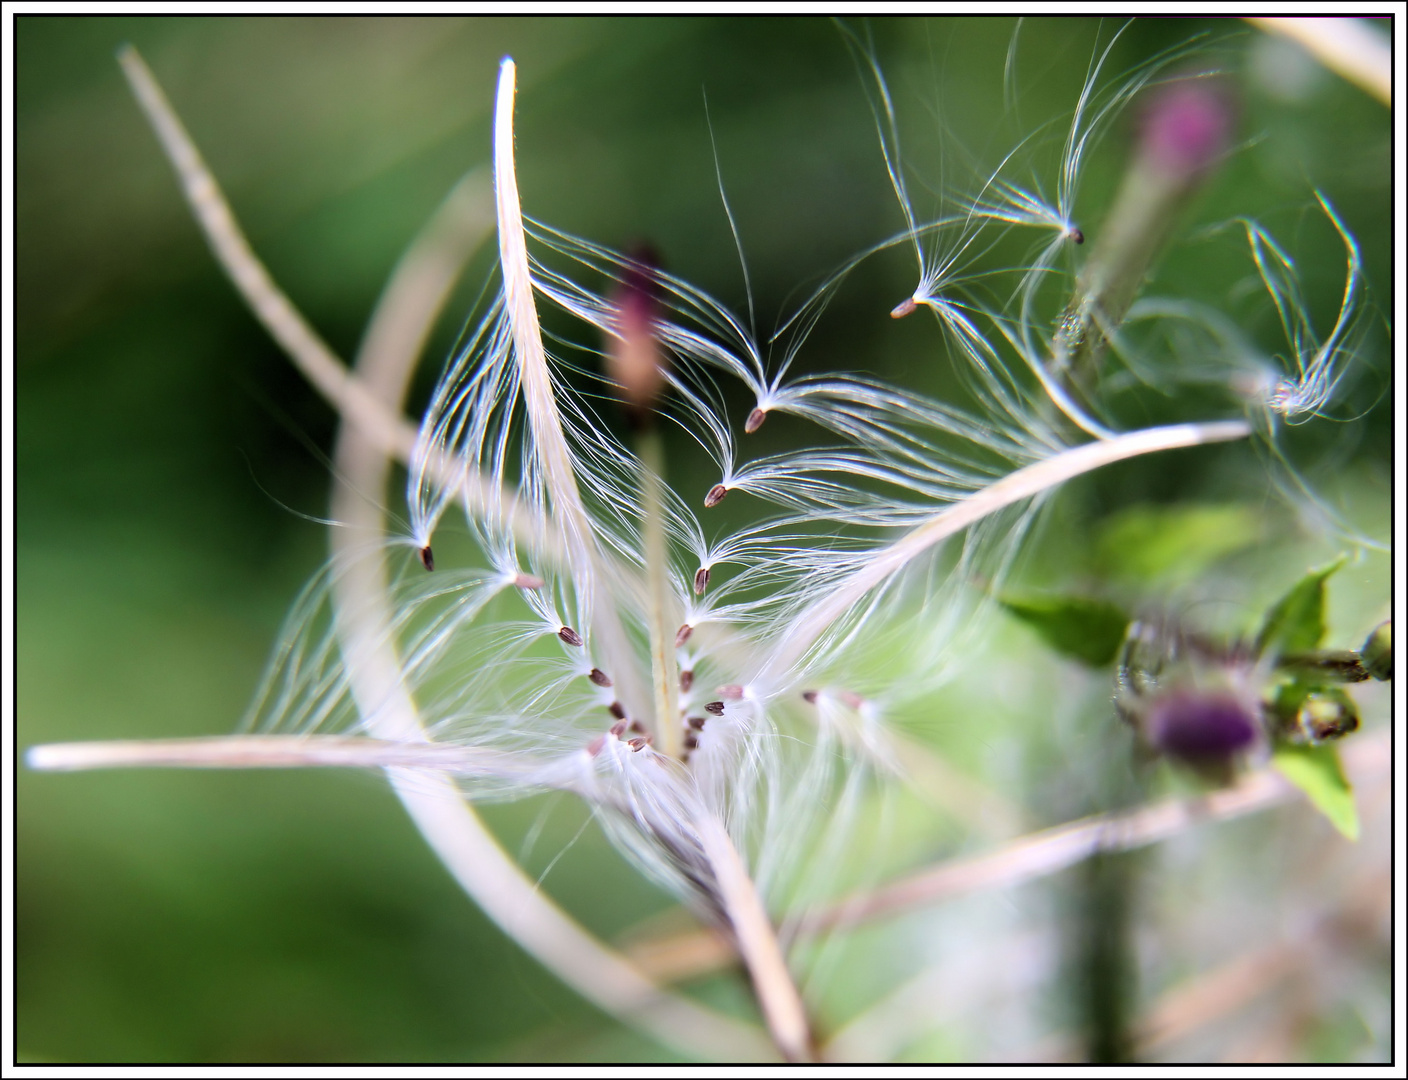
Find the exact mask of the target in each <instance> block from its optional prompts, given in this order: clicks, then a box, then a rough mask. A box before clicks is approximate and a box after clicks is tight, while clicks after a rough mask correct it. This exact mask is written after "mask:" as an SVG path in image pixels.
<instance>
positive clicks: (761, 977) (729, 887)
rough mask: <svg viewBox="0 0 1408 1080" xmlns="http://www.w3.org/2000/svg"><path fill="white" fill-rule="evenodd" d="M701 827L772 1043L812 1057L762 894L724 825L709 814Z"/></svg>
mask: <svg viewBox="0 0 1408 1080" xmlns="http://www.w3.org/2000/svg"><path fill="white" fill-rule="evenodd" d="M698 827H699V842H700V846H701V847H703V849H704V854H705V855H706V856H707V857H708V859H709V862H710V864H711V865H712V866H713V869H714V877H715V879H716V880H717V882H718V885H719V893H720V899H721V900H722V901H723V905H724V908H725V910H726V911H727V912H728V917H729V921H730V922H731V923H732V925H733V931H734V936H735V939H736V941H737V945H738V952H739V955H740V956H742V958H743V963H744V964H745V965H746V966H747V968H748V974H749V976H751V978H752V980H753V991H754V993H755V994H756V995H757V997H758V1004H759V1005H760V1006H761V1007H762V1010H763V1018H764V1019H765V1020H766V1021H767V1025H768V1031H769V1032H770V1033H771V1035H772V1038H773V1042H775V1043H776V1044H777V1047H778V1049H779V1050H781V1051H782V1055H783V1056H784V1057H785V1058H787V1060H788V1061H810V1060H812V1057H813V1051H812V1042H811V1034H810V1031H809V1029H808V1026H807V1013H806V1009H805V1008H804V1007H803V1005H802V998H801V995H799V994H798V993H797V987H796V984H795V983H793V981H792V975H791V973H790V972H789V971H788V970H787V961H786V959H785V958H784V957H783V955H782V947H781V945H779V943H778V940H777V935H776V934H774V933H773V929H772V922H771V921H770V920H769V919H768V913H767V909H766V908H764V907H763V901H762V897H760V896H759V895H758V890H757V889H756V888H755V887H754V885H753V882H752V879H751V878H749V876H748V870H747V868H746V867H745V866H744V865H743V859H742V857H741V856H740V855H739V854H738V849H737V848H735V847H734V846H733V841H732V840H730V839H729V835H728V830H727V829H725V828H724V827H723V824H722V823H721V822H719V821H718V820H717V819H716V818H713V817H707V818H705V819H704V820H702V821H700V822H699V823H698Z"/></svg>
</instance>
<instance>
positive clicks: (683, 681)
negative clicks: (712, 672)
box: [680, 671, 694, 694]
mask: <svg viewBox="0 0 1408 1080" xmlns="http://www.w3.org/2000/svg"><path fill="white" fill-rule="evenodd" d="M693 685H694V672H692V671H681V672H680V689H681V690H683V691H684V692H685V693H686V694H687V693H689V688H690V687H691V686H693Z"/></svg>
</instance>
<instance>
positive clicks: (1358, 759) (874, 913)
mask: <svg viewBox="0 0 1408 1080" xmlns="http://www.w3.org/2000/svg"><path fill="white" fill-rule="evenodd" d="M1343 757H1344V764H1345V769H1346V772H1347V773H1348V775H1349V776H1350V778H1351V780H1353V781H1355V782H1356V783H1368V782H1370V781H1373V780H1376V779H1377V778H1379V777H1380V776H1381V775H1382V774H1383V773H1384V772H1385V771H1386V770H1387V769H1388V767H1389V763H1390V762H1389V755H1388V738H1387V734H1386V733H1382V734H1376V735H1364V736H1360V737H1358V738H1357V739H1355V740H1352V741H1351V742H1350V743H1349V744H1347V745H1346V746H1345V749H1344V754H1343ZM1298 795H1299V789H1298V788H1296V787H1295V786H1293V785H1292V784H1291V783H1290V782H1289V781H1287V780H1285V779H1284V778H1283V777H1282V776H1281V775H1280V774H1279V773H1277V772H1275V771H1273V770H1271V769H1264V770H1262V771H1260V772H1256V773H1253V774H1251V775H1250V776H1248V777H1246V779H1244V780H1243V781H1242V782H1241V783H1240V784H1238V785H1237V786H1236V787H1233V788H1228V789H1226V790H1222V791H1214V792H1210V793H1208V794H1207V795H1203V796H1199V797H1195V798H1170V799H1164V800H1162V801H1160V802H1157V803H1154V804H1152V805H1150V806H1145V807H1141V808H1140V809H1137V810H1132V811H1127V812H1124V813H1119V814H1100V815H1097V816H1094V817H1089V818H1083V819H1081V820H1079V821H1074V822H1071V823H1069V824H1067V825H1059V826H1057V827H1055V828H1053V829H1045V830H1043V831H1042V832H1038V833H1033V834H1032V835H1030V836H1027V837H1023V838H1022V839H1019V840H1016V841H1014V842H1012V843H1010V844H1006V845H1004V846H1003V847H1000V848H998V849H997V850H996V851H991V852H985V853H983V854H980V855H971V856H966V857H963V858H958V859H952V860H950V861H948V862H945V863H940V864H939V865H938V866H935V867H933V868H931V869H929V870H926V871H923V872H921V873H919V874H916V875H914V876H912V877H908V878H904V879H902V880H900V881H897V882H894V883H892V884H890V885H887V886H884V887H883V888H880V889H877V890H874V891H872V892H868V893H866V894H864V895H860V896H855V897H851V898H849V899H846V900H841V901H839V902H838V903H836V904H835V905H833V906H832V907H830V908H824V909H822V910H820V911H817V912H815V913H813V914H812V915H810V916H808V917H807V918H806V919H805V920H803V922H802V932H804V933H806V932H812V933H815V932H819V931H821V930H828V929H833V928H837V927H843V926H854V925H857V924H859V923H862V922H868V921H870V920H873V919H877V918H883V917H885V916H888V915H893V914H898V913H899V912H901V911H907V910H910V909H912V908H914V907H918V906H921V905H925V904H932V903H936V902H938V901H940V900H946V899H948V898H949V897H953V896H958V895H961V894H963V893H969V892H975V891H978V890H982V889H992V888H1006V887H1011V886H1013V885H1020V884H1022V883H1023V882H1026V881H1031V880H1034V879H1036V878H1042V877H1048V876H1050V875H1051V874H1054V873H1057V872H1059V871H1061V870H1064V869H1066V868H1067V867H1070V866H1074V865H1075V864H1076V863H1079V862H1081V861H1083V860H1085V859H1088V858H1089V857H1090V856H1091V855H1094V854H1095V853H1097V852H1100V851H1132V850H1134V849H1136V848H1141V847H1147V846H1148V845H1150V844H1157V843H1160V842H1162V841H1164V840H1167V839H1169V838H1170V837H1173V836H1176V835H1178V834H1179V833H1181V832H1183V831H1184V830H1186V829H1188V828H1191V827H1193V826H1196V825H1201V824H1205V823H1211V822H1215V821H1230V820H1232V819H1234V818H1238V817H1242V816H1244V815H1246V814H1251V813H1256V812H1258V811H1261V810H1265V809H1268V808H1270V807H1272V806H1275V805H1278V804H1279V803H1283V802H1287V801H1289V800H1291V799H1292V798H1295V797H1297V796H1298Z"/></svg>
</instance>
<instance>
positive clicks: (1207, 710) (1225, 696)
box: [1144, 689, 1260, 763]
mask: <svg viewBox="0 0 1408 1080" xmlns="http://www.w3.org/2000/svg"><path fill="white" fill-rule="evenodd" d="M1144 724H1145V736H1146V737H1147V738H1148V740H1149V742H1150V743H1151V744H1152V745H1153V746H1154V748H1155V749H1157V750H1159V751H1160V752H1162V753H1164V754H1167V755H1168V756H1169V757H1172V758H1178V759H1180V760H1183V761H1188V762H1194V763H1198V762H1209V763H1210V762H1216V761H1221V760H1226V759H1227V758H1230V757H1232V756H1233V755H1234V754H1238V753H1241V752H1242V751H1244V750H1248V749H1250V748H1251V747H1252V745H1253V744H1254V743H1255V742H1256V741H1257V738H1258V736H1259V735H1260V724H1259V722H1258V717H1257V713H1256V711H1255V709H1254V708H1252V707H1249V706H1248V705H1247V703H1246V702H1245V701H1243V700H1242V699H1241V698H1239V697H1237V696H1236V695H1235V694H1231V693H1228V692H1227V691H1212V690H1191V689H1181V690H1170V691H1168V692H1167V693H1164V694H1161V695H1159V696H1158V697H1157V698H1156V699H1155V700H1153V701H1152V702H1150V704H1149V707H1148V711H1147V712H1146V713H1145V718H1144Z"/></svg>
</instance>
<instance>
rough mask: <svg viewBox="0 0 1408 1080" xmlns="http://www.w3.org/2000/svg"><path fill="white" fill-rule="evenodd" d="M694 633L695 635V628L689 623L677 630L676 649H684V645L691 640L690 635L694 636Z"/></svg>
mask: <svg viewBox="0 0 1408 1080" xmlns="http://www.w3.org/2000/svg"><path fill="white" fill-rule="evenodd" d="M692 633H694V627H692V626H690V625H689V623H685V624H684V625H683V626H681V627H680V628H679V629H678V630H676V631H675V648H677V649H680V648H683V647H684V643H685V642H686V641H688V640H689V635H690V634H692Z"/></svg>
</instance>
